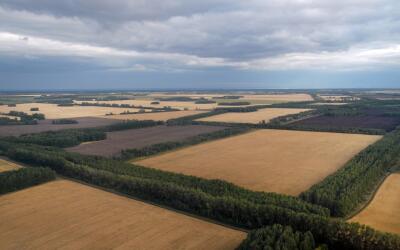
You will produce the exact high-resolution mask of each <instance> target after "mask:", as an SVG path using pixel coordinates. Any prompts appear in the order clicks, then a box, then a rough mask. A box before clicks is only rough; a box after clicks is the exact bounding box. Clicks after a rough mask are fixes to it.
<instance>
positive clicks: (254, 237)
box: [237, 224, 328, 250]
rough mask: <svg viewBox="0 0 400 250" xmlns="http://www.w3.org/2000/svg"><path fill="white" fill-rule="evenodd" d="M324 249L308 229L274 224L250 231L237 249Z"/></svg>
mask: <svg viewBox="0 0 400 250" xmlns="http://www.w3.org/2000/svg"><path fill="white" fill-rule="evenodd" d="M285 249H287V250H316V249H319V250H324V249H326V250H327V249H328V248H327V247H326V246H318V247H317V246H316V243H315V240H314V236H313V234H312V233H311V232H310V231H307V232H305V233H304V232H301V231H295V230H293V229H292V228H291V227H290V226H282V225H280V224H274V225H272V226H267V227H263V228H260V229H257V230H253V231H251V232H250V233H249V234H248V235H247V238H246V239H245V240H244V241H243V242H242V243H241V244H240V246H239V247H238V248H237V250H285Z"/></svg>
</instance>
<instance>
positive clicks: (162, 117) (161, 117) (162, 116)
mask: <svg viewBox="0 0 400 250" xmlns="http://www.w3.org/2000/svg"><path fill="white" fill-rule="evenodd" d="M204 112H205V111H194V110H192V111H191V110H187V111H170V112H154V113H151V112H149V113H145V114H128V115H108V116H103V117H104V118H108V119H117V120H155V121H167V120H169V119H175V118H179V117H184V116H190V115H197V114H201V113H204Z"/></svg>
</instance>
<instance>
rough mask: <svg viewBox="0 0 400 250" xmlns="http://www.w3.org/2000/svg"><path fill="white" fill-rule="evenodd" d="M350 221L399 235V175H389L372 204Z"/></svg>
mask: <svg viewBox="0 0 400 250" xmlns="http://www.w3.org/2000/svg"><path fill="white" fill-rule="evenodd" d="M350 221H351V222H358V223H361V224H366V225H368V226H371V227H373V228H376V229H378V230H381V231H385V232H390V233H397V234H400V174H398V173H397V174H391V175H390V176H389V177H388V178H387V179H386V180H385V181H384V182H383V184H382V186H381V187H380V188H379V190H378V192H377V193H376V195H375V197H374V199H373V200H372V202H371V203H370V204H369V205H368V206H367V207H366V208H365V209H364V210H362V211H361V212H360V213H359V214H357V215H356V216H354V217H353V218H352V219H350Z"/></svg>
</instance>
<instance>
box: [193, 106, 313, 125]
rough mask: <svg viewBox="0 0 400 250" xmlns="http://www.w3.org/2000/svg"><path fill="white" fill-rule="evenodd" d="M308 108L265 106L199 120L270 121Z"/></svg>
mask: <svg viewBox="0 0 400 250" xmlns="http://www.w3.org/2000/svg"><path fill="white" fill-rule="evenodd" d="M308 110H310V109H292V108H265V109H259V110H257V111H255V112H238V113H233V112H230V113H224V114H220V115H214V116H210V117H205V118H201V119H198V120H197V121H206V122H229V123H253V124H257V123H260V122H262V121H265V122H269V121H270V120H271V119H273V118H276V117H279V116H285V115H291V114H297V113H301V112H304V111H308Z"/></svg>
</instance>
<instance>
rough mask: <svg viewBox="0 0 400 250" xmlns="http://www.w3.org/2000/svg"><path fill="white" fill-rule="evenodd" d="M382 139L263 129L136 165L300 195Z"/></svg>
mask: <svg viewBox="0 0 400 250" xmlns="http://www.w3.org/2000/svg"><path fill="white" fill-rule="evenodd" d="M380 138H381V137H380V136H371V135H356V134H340V133H324V132H302V131H288V130H269V129H268V130H266V129H264V130H257V131H253V132H250V133H247V134H243V135H239V136H234V137H230V138H226V139H221V140H217V141H213V142H209V143H204V144H200V145H196V146H192V147H188V148H184V149H181V150H178V151H174V152H170V153H165V154H161V155H159V156H155V157H150V158H147V159H143V160H140V161H137V162H135V163H136V164H139V165H143V166H147V167H152V168H158V169H162V170H167V171H172V172H179V173H183V174H188V175H195V176H199V177H204V178H207V179H223V180H226V181H229V182H232V183H235V184H237V185H239V186H242V187H246V188H249V189H252V190H256V191H269V192H277V193H284V194H290V195H298V194H299V193H301V192H302V191H305V190H307V189H308V188H310V187H311V186H312V185H313V184H315V183H318V182H320V181H321V180H322V179H324V178H325V177H326V176H328V175H329V174H332V173H334V172H335V171H336V170H337V169H339V168H340V167H341V166H343V165H344V164H345V163H346V162H347V161H348V160H349V159H351V158H352V157H353V156H354V155H355V154H357V153H358V152H359V151H361V150H362V149H364V148H365V147H367V146H368V145H369V144H372V143H374V142H375V141H377V140H378V139H380Z"/></svg>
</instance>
